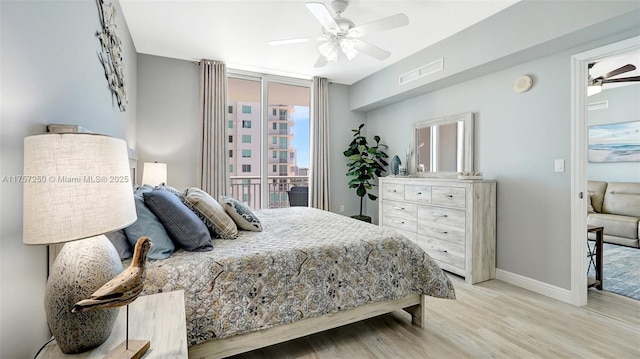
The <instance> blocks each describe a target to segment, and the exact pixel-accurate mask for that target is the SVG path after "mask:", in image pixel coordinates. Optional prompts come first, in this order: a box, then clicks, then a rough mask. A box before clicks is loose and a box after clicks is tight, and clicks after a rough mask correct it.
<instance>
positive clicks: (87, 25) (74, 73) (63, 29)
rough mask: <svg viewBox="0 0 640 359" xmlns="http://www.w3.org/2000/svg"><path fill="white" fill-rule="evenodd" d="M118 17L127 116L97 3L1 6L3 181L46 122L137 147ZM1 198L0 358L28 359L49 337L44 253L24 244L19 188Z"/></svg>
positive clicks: (127, 52)
mask: <svg viewBox="0 0 640 359" xmlns="http://www.w3.org/2000/svg"><path fill="white" fill-rule="evenodd" d="M115 4H116V6H118V7H119V4H118V3H117V2H115ZM119 14H120V15H119V16H118V18H117V25H118V31H117V34H118V36H119V37H120V38H121V40H122V41H123V45H124V46H123V52H124V62H125V66H126V71H125V80H126V91H127V94H128V97H129V106H128V109H127V111H126V112H124V113H121V112H120V110H119V109H118V107H117V104H115V103H114V102H112V98H111V93H110V91H109V89H108V87H107V81H106V79H105V76H104V71H103V69H102V65H101V64H100V62H99V60H98V57H97V56H96V52H97V51H99V50H100V43H99V41H98V39H97V38H96V36H95V33H96V31H97V30H99V29H100V23H99V18H98V8H97V6H96V3H95V2H94V1H5V0H3V1H1V2H0V26H1V28H0V33H1V39H0V46H1V47H0V62H1V65H0V73H1V74H2V76H1V78H0V88H2V97H1V102H2V105H1V106H0V111H1V112H0V148H1V151H0V175H1V176H2V177H4V176H11V175H20V174H22V173H23V172H22V170H23V139H24V138H25V137H26V136H29V135H33V134H38V133H42V132H45V131H46V125H47V124H49V123H66V124H77V125H80V126H82V127H84V128H86V129H89V130H91V131H93V132H98V133H104V134H107V135H111V136H114V137H119V138H123V139H126V140H127V141H128V143H129V146H130V147H132V148H133V147H135V137H136V120H135V119H136V102H137V99H136V92H137V89H136V77H137V75H136V51H135V48H134V46H133V43H132V41H131V38H130V36H129V30H128V28H127V25H126V23H125V22H124V19H123V18H122V16H121V14H122V13H121V12H119ZM0 197H1V200H0V202H1V205H0V221H1V225H0V358H30V357H33V356H34V355H35V353H36V351H37V350H38V348H40V346H41V345H42V344H44V342H45V341H46V340H47V339H48V338H49V336H50V334H49V330H48V328H47V323H46V319H45V314H44V290H45V283H46V280H47V256H46V253H47V250H46V247H43V246H26V245H24V244H22V186H21V185H19V184H15V183H8V182H5V181H3V182H2V183H0Z"/></svg>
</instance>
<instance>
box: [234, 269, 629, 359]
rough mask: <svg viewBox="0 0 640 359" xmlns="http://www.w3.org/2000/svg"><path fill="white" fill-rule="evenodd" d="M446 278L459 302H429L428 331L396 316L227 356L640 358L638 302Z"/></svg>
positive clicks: (402, 315)
mask: <svg viewBox="0 0 640 359" xmlns="http://www.w3.org/2000/svg"><path fill="white" fill-rule="evenodd" d="M452 280H453V281H454V285H455V287H456V294H457V300H455V301H452V300H444V299H435V298H429V309H428V312H429V314H428V320H427V328H426V329H420V328H416V327H414V326H412V325H411V322H410V319H409V316H408V314H406V313H404V312H402V311H397V312H394V313H391V314H386V315H383V316H380V317H376V318H372V319H369V320H366V321H363V322H359V323H355V324H351V325H347V326H344V327H340V328H337V329H334V330H330V331H326V332H323V333H319V334H315V335H311V336H308V337H305V338H301V339H297V340H293V341H290V342H287V343H283V344H278V345H274V346H271V347H268V348H265V349H261V350H256V351H253V352H249V353H245V354H242V355H237V356H235V357H233V358H235V359H254V358H331V359H333V358H350V359H351V358H381V359H382V358H384V359H387V358H410V359H414V358H616V359H626V358H629V359H638V358H640V302H638V301H634V300H631V299H628V298H625V297H621V296H618V295H615V294H612V293H607V292H600V291H592V290H589V305H588V306H587V307H586V308H578V307H574V306H571V305H569V304H565V303H562V302H559V301H556V300H553V299H550V298H547V297H544V296H542V295H539V294H535V293H532V292H530V291H527V290H525V289H521V288H519V287H516V286H512V285H510V284H507V283H504V282H501V281H497V280H492V281H488V282H484V283H480V284H476V285H474V286H469V285H467V284H465V283H464V282H463V281H462V280H461V279H459V278H457V277H452Z"/></svg>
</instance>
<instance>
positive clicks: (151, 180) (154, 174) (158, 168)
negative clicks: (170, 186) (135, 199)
mask: <svg viewBox="0 0 640 359" xmlns="http://www.w3.org/2000/svg"><path fill="white" fill-rule="evenodd" d="M161 183H167V164H166V163H158V162H153V163H151V162H145V163H144V168H143V170H142V184H149V185H152V186H157V185H159V184H161Z"/></svg>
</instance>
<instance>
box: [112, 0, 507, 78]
mask: <svg viewBox="0 0 640 359" xmlns="http://www.w3.org/2000/svg"><path fill="white" fill-rule="evenodd" d="M315 1H316V2H322V3H324V4H325V5H327V7H329V9H331V7H330V1H328V0H315ZM518 1H519V0H511V1H501V0H467V1H456V0H440V1H433V0H422V1H417V0H414V1H407V0H395V1H381V0H359V1H358V0H352V1H350V2H349V6H348V8H347V9H346V11H345V12H344V13H343V14H342V16H343V17H345V18H348V19H350V20H352V21H353V22H354V23H355V24H356V26H357V25H361V24H365V23H368V22H372V21H375V20H378V19H381V18H384V17H387V16H391V15H394V14H397V13H404V14H406V15H407V16H408V17H409V25H408V26H405V27H401V28H396V29H392V30H388V31H384V32H378V33H374V34H370V35H367V36H365V37H363V38H361V39H362V40H365V41H367V42H370V43H371V44H373V45H376V46H378V47H381V48H383V49H385V50H387V51H390V52H391V56H390V57H389V58H387V59H386V60H384V61H379V60H376V59H373V58H371V57H369V56H367V55H365V54H358V56H357V57H356V58H355V59H353V60H352V61H348V60H347V59H346V57H344V56H342V57H341V58H339V60H338V62H337V63H329V64H328V65H327V66H325V67H323V68H314V67H313V65H314V64H315V62H316V60H317V59H318V56H319V52H318V48H317V47H318V43H298V44H290V45H280V46H270V45H268V44H267V42H268V41H270V40H280V39H289V38H298V37H313V36H320V34H321V31H322V27H321V25H320V24H319V23H318V21H317V20H316V18H314V17H313V16H312V15H311V13H310V12H309V10H307V8H306V6H305V3H306V2H307V1H305V0H295V1H293V0H289V1H272V0H253V1H249V0H235V1H221V0H198V1H183V0H173V1H170V0H120V4H121V7H122V11H123V13H124V17H125V19H126V22H127V25H128V26H129V31H130V32H131V37H132V38H133V42H134V44H135V47H136V50H137V52H138V53H143V54H150V55H157V56H164V57H171V58H177V59H184V60H194V61H197V60H200V59H202V58H206V59H211V60H220V61H224V62H225V63H226V64H227V66H228V67H229V68H234V69H241V70H250V71H257V72H263V73H270V74H276V75H286V76H293V77H301V78H311V77H312V76H321V77H326V78H328V79H329V80H331V81H333V82H338V83H343V84H348V85H350V84H352V83H354V82H356V81H358V80H360V79H362V78H364V77H366V76H368V75H370V74H372V73H374V72H376V71H378V70H380V69H382V68H384V67H386V66H389V65H391V64H393V63H395V62H397V61H399V60H401V59H403V58H406V57H407V56H409V55H411V54H413V53H415V52H417V51H419V50H422V49H424V48H426V47H428V46H430V45H432V44H434V43H436V42H438V41H440V40H443V39H445V38H447V37H449V36H451V35H453V34H455V33H457V32H459V31H461V30H463V29H465V28H467V27H469V26H471V25H473V24H475V23H477V22H479V21H481V20H483V19H485V18H487V17H489V16H491V15H493V14H495V13H497V12H499V11H501V10H503V9H505V8H507V7H509V6H511V5H513V4H515V3H517V2H518Z"/></svg>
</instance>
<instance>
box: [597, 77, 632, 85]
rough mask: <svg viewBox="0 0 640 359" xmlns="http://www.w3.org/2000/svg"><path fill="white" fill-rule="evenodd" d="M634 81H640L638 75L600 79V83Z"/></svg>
mask: <svg viewBox="0 0 640 359" xmlns="http://www.w3.org/2000/svg"><path fill="white" fill-rule="evenodd" d="M634 81H640V76H633V77H622V78H619V79H609V80H604V81H602V83H603V84H608V83H612V82H634Z"/></svg>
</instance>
